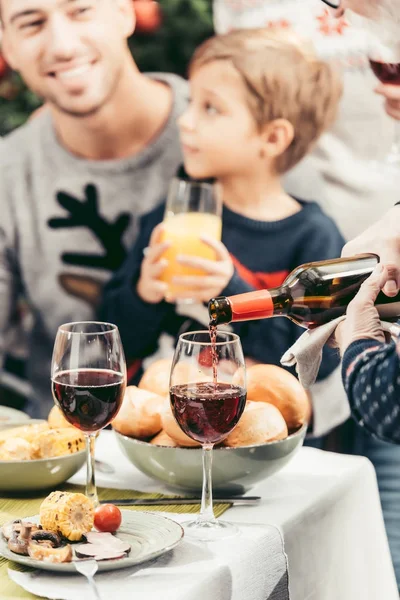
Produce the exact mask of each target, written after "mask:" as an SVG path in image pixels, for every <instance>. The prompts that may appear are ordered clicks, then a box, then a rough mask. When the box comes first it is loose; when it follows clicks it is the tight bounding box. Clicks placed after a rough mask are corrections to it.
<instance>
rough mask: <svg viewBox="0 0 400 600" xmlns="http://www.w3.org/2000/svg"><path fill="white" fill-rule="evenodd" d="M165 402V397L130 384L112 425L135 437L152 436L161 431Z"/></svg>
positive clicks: (117, 429) (120, 431)
mask: <svg viewBox="0 0 400 600" xmlns="http://www.w3.org/2000/svg"><path fill="white" fill-rule="evenodd" d="M163 404H164V398H162V397H161V396H158V395H157V394H153V393H152V392H148V391H147V390H139V388H137V387H136V386H134V385H131V386H128V387H127V388H126V391H125V396H124V400H123V402H122V406H121V409H120V411H119V413H118V414H117V416H116V417H115V419H114V421H113V422H112V426H113V428H114V429H115V430H116V431H118V432H119V433H122V434H123V435H129V436H131V437H135V438H146V437H152V436H154V435H156V434H157V433H158V432H159V431H161V428H162V427H161V410H162V407H163Z"/></svg>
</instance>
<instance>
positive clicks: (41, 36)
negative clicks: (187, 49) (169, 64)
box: [0, 0, 134, 117]
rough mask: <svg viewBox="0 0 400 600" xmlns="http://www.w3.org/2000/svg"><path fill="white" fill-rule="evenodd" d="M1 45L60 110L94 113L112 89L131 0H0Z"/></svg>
mask: <svg viewBox="0 0 400 600" xmlns="http://www.w3.org/2000/svg"><path fill="white" fill-rule="evenodd" d="M0 2H1V9H2V19H3V24H4V39H3V49H4V53H5V55H6V59H7V60H8V62H9V63H10V64H11V66H12V67H13V68H14V69H16V70H17V71H19V72H20V74H21V76H22V77H23V79H24V80H25V82H26V83H27V85H28V86H29V87H30V88H31V89H32V90H33V91H34V92H35V93H37V94H38V95H39V96H41V97H42V98H44V99H45V100H47V101H48V102H50V103H51V104H53V105H55V106H56V107H57V108H58V109H59V110H60V111H62V112H65V113H68V114H72V115H75V116H82V117H83V116H87V115H91V114H94V113H96V112H97V111H98V110H100V108H102V106H104V104H105V103H106V102H107V100H108V99H109V98H110V97H111V96H112V94H113V92H114V91H115V89H116V88H117V84H118V81H119V79H120V77H121V75H122V72H123V70H124V66H125V65H126V64H127V59H128V58H129V51H128V49H127V44H126V38H127V37H128V35H129V34H130V33H131V32H132V30H133V24H134V18H133V13H132V8H131V0H0Z"/></svg>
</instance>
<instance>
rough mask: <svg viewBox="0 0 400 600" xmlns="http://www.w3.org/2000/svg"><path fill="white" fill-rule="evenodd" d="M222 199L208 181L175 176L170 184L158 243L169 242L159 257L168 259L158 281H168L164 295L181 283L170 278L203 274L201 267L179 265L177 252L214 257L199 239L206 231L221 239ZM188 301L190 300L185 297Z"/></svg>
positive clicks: (217, 189)
mask: <svg viewBox="0 0 400 600" xmlns="http://www.w3.org/2000/svg"><path fill="white" fill-rule="evenodd" d="M221 214H222V199H221V194H220V191H219V186H218V184H216V183H214V182H213V181H212V180H207V181H198V180H190V179H179V178H178V177H175V178H174V179H173V180H172V181H171V184H170V187H169V192H168V197H167V204H166V208H165V214H164V222H163V225H164V230H163V234H162V239H161V241H162V242H165V241H168V242H170V244H171V245H170V247H169V248H168V249H167V250H166V251H165V253H164V255H163V258H165V259H166V260H167V261H168V266H167V267H166V268H165V269H164V271H163V273H162V275H161V280H162V281H164V282H165V283H167V284H168V294H167V298H168V295H171V296H177V295H179V292H180V291H182V286H180V285H176V284H175V283H174V282H173V278H174V277H177V276H180V277H182V276H187V275H203V274H205V273H204V271H203V270H201V269H195V268H191V267H188V266H185V265H181V264H180V263H179V262H178V261H177V260H176V257H177V255H178V254H179V255H181V254H185V255H189V256H196V257H199V258H206V259H209V260H215V259H216V256H215V251H214V250H213V249H212V248H210V246H208V245H207V244H205V243H204V242H202V240H201V236H202V235H204V234H206V235H207V236H208V237H212V238H213V239H215V240H217V241H218V240H221V234H222V219H221ZM184 302H185V303H190V302H191V300H190V299H185V300H184Z"/></svg>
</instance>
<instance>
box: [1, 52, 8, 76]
mask: <svg viewBox="0 0 400 600" xmlns="http://www.w3.org/2000/svg"><path fill="white" fill-rule="evenodd" d="M7 73H8V64H7V63H6V59H5V58H4V56H3V55H2V54H1V52H0V81H1V80H2V79H3V77H5V76H6V75H7Z"/></svg>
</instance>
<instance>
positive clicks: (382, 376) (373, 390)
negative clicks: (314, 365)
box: [342, 339, 400, 444]
mask: <svg viewBox="0 0 400 600" xmlns="http://www.w3.org/2000/svg"><path fill="white" fill-rule="evenodd" d="M399 353H400V344H399V342H398V343H397V344H396V343H395V342H393V341H392V342H390V343H389V344H384V343H380V342H376V341H374V340H368V339H365V340H357V341H356V342H353V343H352V344H350V346H349V347H348V348H347V350H346V352H345V353H344V356H343V365H342V374H343V383H344V387H345V389H346V392H347V395H348V398H349V402H350V407H351V412H352V415H353V417H354V419H355V420H356V421H357V422H358V423H359V424H360V425H361V426H362V427H364V428H365V429H366V430H367V431H369V432H370V433H372V434H373V435H375V436H376V437H378V438H381V439H382V440H385V441H387V442H392V443H394V444H400V358H399Z"/></svg>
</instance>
